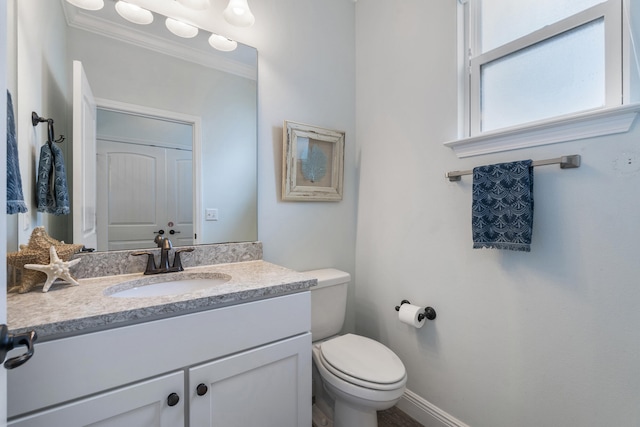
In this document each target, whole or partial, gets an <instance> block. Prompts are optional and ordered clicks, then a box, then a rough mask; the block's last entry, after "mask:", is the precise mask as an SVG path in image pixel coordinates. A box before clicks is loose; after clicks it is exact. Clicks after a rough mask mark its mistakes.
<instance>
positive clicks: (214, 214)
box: [204, 208, 218, 221]
mask: <svg viewBox="0 0 640 427" xmlns="http://www.w3.org/2000/svg"><path fill="white" fill-rule="evenodd" d="M204 219H205V220H206V221H217V220H218V209H211V208H207V209H205V210H204Z"/></svg>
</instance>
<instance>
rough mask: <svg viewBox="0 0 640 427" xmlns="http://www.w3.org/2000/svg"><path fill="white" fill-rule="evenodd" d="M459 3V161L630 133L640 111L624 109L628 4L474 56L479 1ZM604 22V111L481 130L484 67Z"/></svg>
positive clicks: (587, 13) (618, 1) (610, 5)
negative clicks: (476, 156)
mask: <svg viewBox="0 0 640 427" xmlns="http://www.w3.org/2000/svg"><path fill="white" fill-rule="evenodd" d="M459 3H460V5H459V13H458V27H459V28H458V40H459V41H458V44H459V46H458V48H459V49H460V50H461V55H460V57H461V60H460V61H461V66H460V67H459V68H460V74H459V80H460V81H459V87H460V91H459V92H460V93H459V105H460V107H459V117H460V119H459V126H460V129H461V134H460V135H459V138H458V139H456V140H454V141H450V142H446V143H445V145H446V146H448V147H450V148H452V149H453V150H454V151H455V152H456V154H457V155H458V157H468V156H473V155H480V154H487V153H492V152H498V151H506V150H511V149H517V148H525V147H531V146H537V145H544V144H552V143H557V142H565V141H570V140H575V139H582V138H588V137H593V136H602V135H610V134H614V133H621V132H627V131H628V130H629V129H630V127H631V124H632V123H633V120H634V119H635V117H636V115H637V114H638V112H639V111H640V107H639V106H638V105H637V104H636V105H633V104H630V105H626V104H625V102H627V99H628V97H629V89H630V88H629V81H628V79H627V78H623V76H626V75H628V73H626V72H625V70H627V69H628V68H627V67H629V66H630V61H629V57H630V52H631V47H630V43H629V39H630V30H629V28H628V26H627V22H626V21H625V20H624V19H623V7H624V8H628V7H629V0H608V1H607V2H605V3H601V4H598V5H596V6H593V7H591V8H589V9H586V10H584V11H582V12H580V13H577V14H575V15H573V16H570V17H568V18H566V19H563V20H561V21H559V22H557V23H555V24H552V25H549V26H546V27H544V28H542V29H539V30H537V31H534V32H532V33H530V34H528V35H525V36H523V37H521V38H519V39H516V40H514V41H512V42H509V43H506V44H504V45H502V46H499V47H497V48H495V49H492V50H490V51H488V52H484V53H481V54H477V55H476V54H475V52H480V46H479V41H480V35H479V31H480V28H479V25H478V24H479V21H478V17H479V10H478V9H479V4H478V1H477V0H459ZM623 3H624V4H623ZM627 10H628V9H627ZM601 18H603V19H604V26H605V30H604V31H605V67H606V68H605V76H606V77H605V79H606V81H605V85H606V88H605V105H604V106H603V107H601V108H598V109H594V110H590V111H583V112H577V113H573V114H568V115H564V116H560V117H554V118H551V119H545V120H541V121H536V122H530V123H525V124H522V125H517V126H514V127H509V128H505V129H498V130H495V131H489V132H482V131H481V111H480V109H481V99H480V71H481V67H482V65H484V64H486V63H489V62H491V61H494V60H496V59H499V58H502V57H506V56H508V55H510V54H512V53H515V52H517V51H520V50H522V49H524V48H527V47H529V46H533V45H535V44H536V43H539V42H541V41H544V40H547V39H549V38H552V37H555V36H557V35H559V34H562V33H564V32H566V31H570V30H572V29H574V28H577V27H580V26H581V25H584V24H587V23H589V22H592V21H594V20H598V19H601Z"/></svg>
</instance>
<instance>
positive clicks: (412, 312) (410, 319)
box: [398, 303, 425, 328]
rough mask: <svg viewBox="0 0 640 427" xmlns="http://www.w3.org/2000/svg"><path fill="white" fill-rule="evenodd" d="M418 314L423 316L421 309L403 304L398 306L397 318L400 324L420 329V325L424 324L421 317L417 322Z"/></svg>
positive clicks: (422, 309) (423, 319)
mask: <svg viewBox="0 0 640 427" xmlns="http://www.w3.org/2000/svg"><path fill="white" fill-rule="evenodd" d="M419 314H424V308H423V307H418V306H417V305H413V304H406V303H405V304H402V305H401V306H400V311H399V312H398V318H399V319H400V321H401V322H402V323H406V324H407V325H411V326H413V327H415V328H422V325H424V322H425V318H424V317H423V318H422V320H418V315H419Z"/></svg>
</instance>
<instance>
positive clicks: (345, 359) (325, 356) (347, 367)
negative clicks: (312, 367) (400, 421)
mask: <svg viewBox="0 0 640 427" xmlns="http://www.w3.org/2000/svg"><path fill="white" fill-rule="evenodd" d="M318 347H319V350H320V351H319V354H318V355H319V356H320V357H319V358H320V361H321V363H322V364H323V366H324V367H325V368H326V369H327V370H328V371H329V372H331V373H332V374H333V375H335V376H336V377H338V378H341V379H342V380H344V381H347V382H349V383H351V384H354V385H358V386H360V387H366V388H369V389H372V390H395V389H397V388H398V387H401V386H403V385H404V384H405V383H406V376H407V374H406V370H405V367H404V365H403V364H402V361H401V360H400V358H399V357H398V356H397V355H396V354H395V353H394V352H393V351H391V350H390V349H389V348H387V347H386V346H384V345H383V344H381V343H379V342H377V341H374V340H372V339H369V338H366V337H362V336H359V335H353V334H346V335H342V336H339V337H336V338H333V339H330V340H328V341H325V342H322V343H321V344H320V345H319V346H318Z"/></svg>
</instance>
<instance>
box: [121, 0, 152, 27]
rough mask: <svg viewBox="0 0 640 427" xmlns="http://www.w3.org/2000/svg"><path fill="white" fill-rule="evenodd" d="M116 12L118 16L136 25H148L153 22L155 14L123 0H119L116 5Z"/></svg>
mask: <svg viewBox="0 0 640 427" xmlns="http://www.w3.org/2000/svg"><path fill="white" fill-rule="evenodd" d="M116 11H117V12H118V15H120V16H122V17H123V18H124V19H126V20H127V21H129V22H133V23H134V24H140V25H147V24H151V23H152V22H153V13H151V11H149V10H147V9H143V8H141V7H140V6H138V5H135V4H132V3H128V2H126V1H123V0H119V1H118V2H117V3H116Z"/></svg>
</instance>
